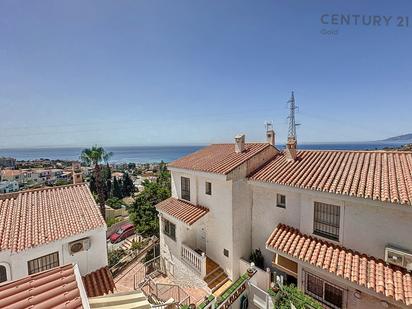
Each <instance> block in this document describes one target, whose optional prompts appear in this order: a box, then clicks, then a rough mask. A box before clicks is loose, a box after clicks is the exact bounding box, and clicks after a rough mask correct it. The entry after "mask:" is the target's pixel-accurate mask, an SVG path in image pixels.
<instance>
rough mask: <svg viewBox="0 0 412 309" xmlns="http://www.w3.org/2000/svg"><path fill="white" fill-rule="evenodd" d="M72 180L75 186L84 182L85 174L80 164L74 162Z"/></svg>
mask: <svg viewBox="0 0 412 309" xmlns="http://www.w3.org/2000/svg"><path fill="white" fill-rule="evenodd" d="M72 178H73V184H77V183H82V182H83V174H82V168H81V165H80V162H72Z"/></svg>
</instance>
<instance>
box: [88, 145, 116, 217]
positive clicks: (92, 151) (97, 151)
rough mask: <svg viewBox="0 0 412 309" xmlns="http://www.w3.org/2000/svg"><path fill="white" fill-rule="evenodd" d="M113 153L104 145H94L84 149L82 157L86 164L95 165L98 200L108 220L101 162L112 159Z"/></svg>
mask: <svg viewBox="0 0 412 309" xmlns="http://www.w3.org/2000/svg"><path fill="white" fill-rule="evenodd" d="M112 155H113V154H112V153H111V152H106V151H105V150H104V149H103V147H99V146H93V147H92V148H86V149H83V151H82V153H81V155H80V159H81V160H82V162H83V163H84V164H86V165H89V166H93V167H94V177H95V179H96V190H97V196H98V201H99V205H100V212H101V213H102V216H103V218H104V219H105V220H106V206H105V199H104V191H103V179H102V177H101V166H100V164H101V163H103V162H106V163H107V161H108V160H109V159H110V157H111V156H112Z"/></svg>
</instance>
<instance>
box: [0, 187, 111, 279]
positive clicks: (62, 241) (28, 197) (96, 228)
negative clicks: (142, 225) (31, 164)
mask: <svg viewBox="0 0 412 309" xmlns="http://www.w3.org/2000/svg"><path fill="white" fill-rule="evenodd" d="M0 218H1V221H0V225H1V232H0V233H1V237H0V284H2V283H5V282H7V281H10V280H17V279H20V278H23V277H25V276H27V275H31V274H34V273H37V272H40V271H44V270H48V269H51V268H54V267H57V266H63V265H66V264H69V263H73V264H77V266H78V268H79V271H80V274H81V275H82V276H84V275H87V274H89V273H91V272H94V271H96V270H98V269H100V268H102V267H105V266H107V249H106V230H107V227H106V224H105V222H104V220H103V218H102V216H101V214H100V211H99V208H98V206H97V205H96V203H95V202H94V199H93V197H92V195H91V193H90V191H89V189H88V187H87V185H85V184H81V185H69V186H61V187H53V188H43V189H36V190H31V191H24V192H17V193H12V194H5V195H0Z"/></svg>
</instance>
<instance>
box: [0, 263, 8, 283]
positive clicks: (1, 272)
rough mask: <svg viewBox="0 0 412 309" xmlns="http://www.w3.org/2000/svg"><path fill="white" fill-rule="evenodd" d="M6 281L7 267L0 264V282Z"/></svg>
mask: <svg viewBox="0 0 412 309" xmlns="http://www.w3.org/2000/svg"><path fill="white" fill-rule="evenodd" d="M4 281H7V269H6V266H4V265H0V282H4Z"/></svg>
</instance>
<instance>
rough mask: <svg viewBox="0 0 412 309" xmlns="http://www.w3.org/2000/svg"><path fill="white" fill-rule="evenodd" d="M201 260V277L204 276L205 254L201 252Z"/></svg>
mask: <svg viewBox="0 0 412 309" xmlns="http://www.w3.org/2000/svg"><path fill="white" fill-rule="evenodd" d="M200 262H201V268H200V275H201V276H202V278H204V277H206V254H205V253H204V252H202V260H201V261H200Z"/></svg>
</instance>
